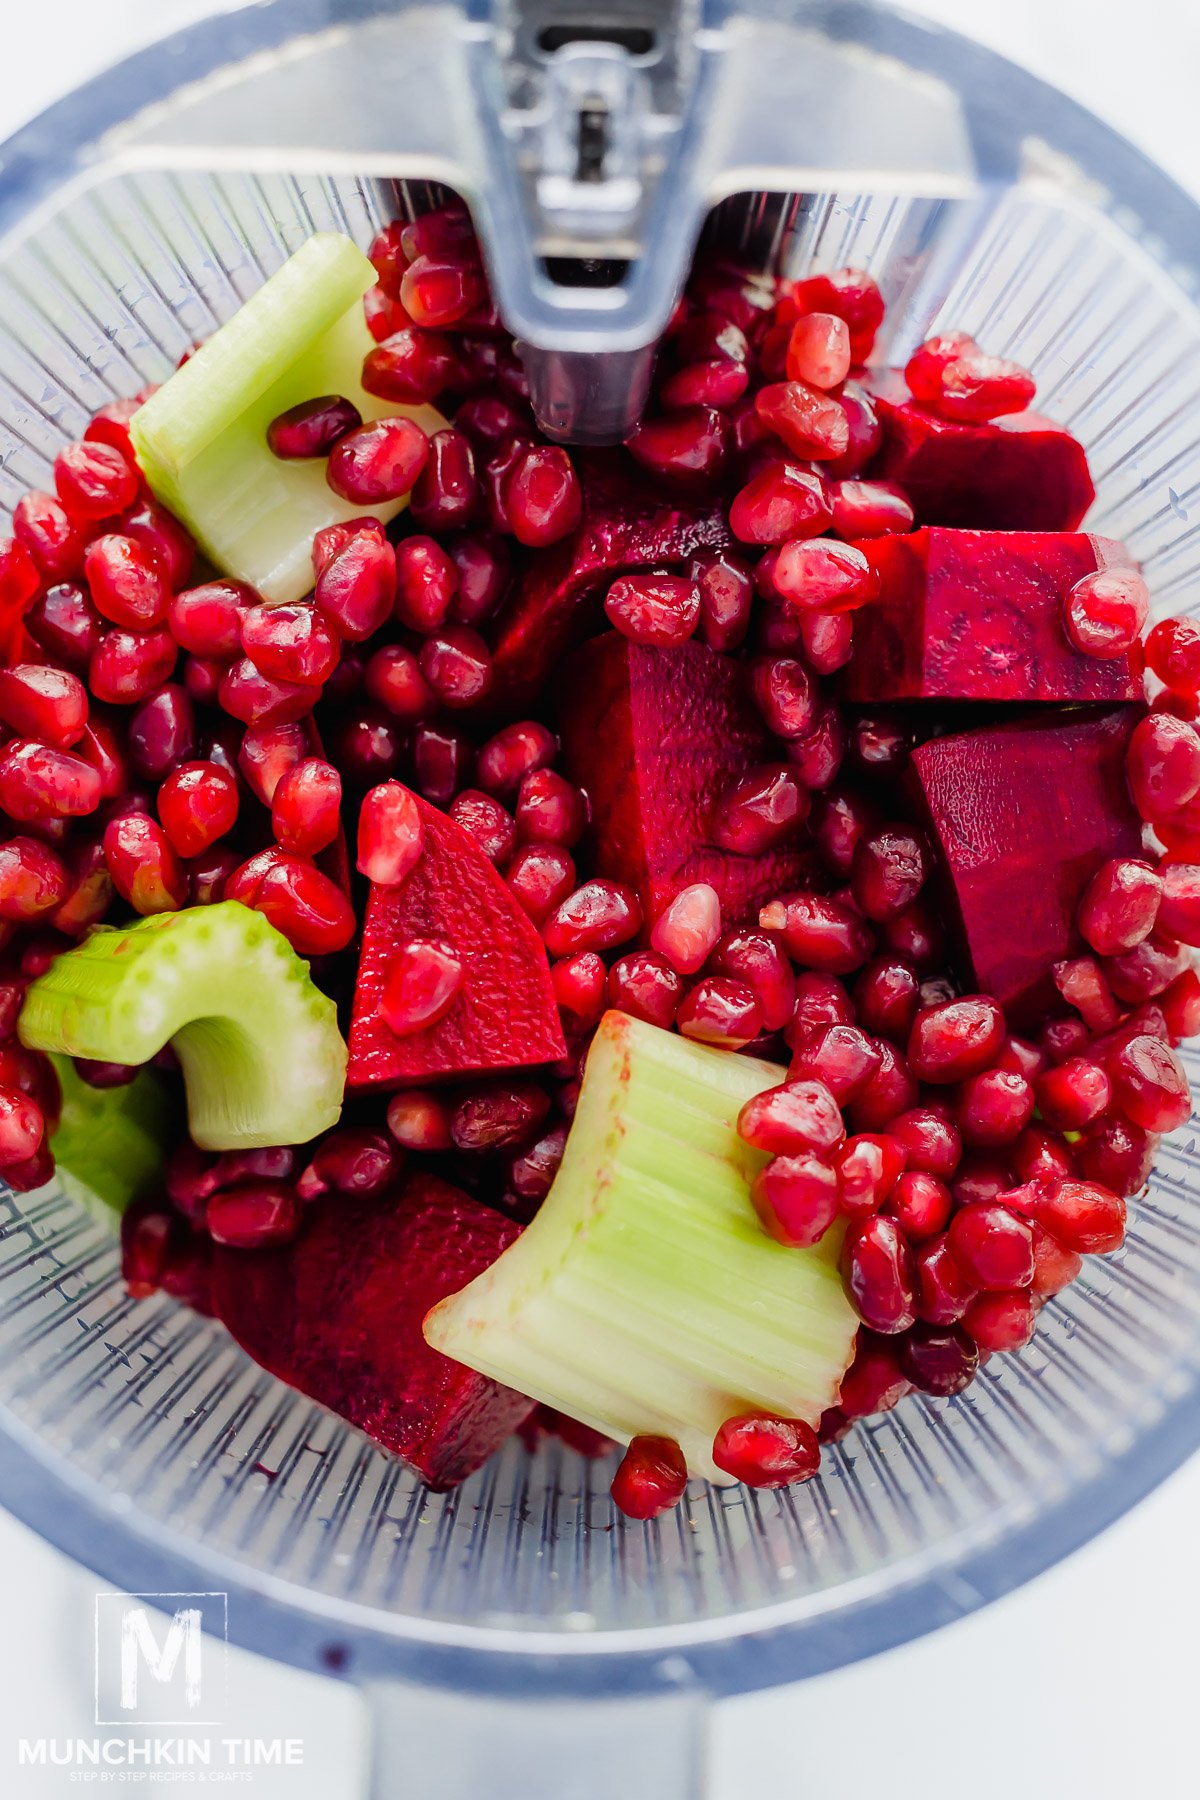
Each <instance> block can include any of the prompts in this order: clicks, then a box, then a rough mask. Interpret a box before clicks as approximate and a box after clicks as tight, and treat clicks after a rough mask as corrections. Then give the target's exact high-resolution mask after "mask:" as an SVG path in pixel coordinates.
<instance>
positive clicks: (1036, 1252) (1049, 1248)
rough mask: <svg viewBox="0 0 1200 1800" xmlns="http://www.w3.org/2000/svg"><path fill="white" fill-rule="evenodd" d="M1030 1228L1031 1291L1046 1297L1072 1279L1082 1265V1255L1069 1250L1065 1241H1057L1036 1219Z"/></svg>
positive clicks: (1059, 1291) (1056, 1292) (1057, 1292)
mask: <svg viewBox="0 0 1200 1800" xmlns="http://www.w3.org/2000/svg"><path fill="white" fill-rule="evenodd" d="M1030 1229H1031V1230H1032V1232H1033V1283H1032V1287H1031V1289H1030V1291H1031V1292H1032V1293H1034V1294H1040V1295H1043V1296H1046V1297H1049V1296H1050V1295H1051V1294H1059V1293H1061V1292H1062V1290H1063V1288H1065V1287H1070V1285H1071V1283H1072V1282H1073V1281H1074V1280H1075V1278H1076V1276H1077V1275H1078V1274H1079V1272H1080V1270H1081V1269H1082V1268H1083V1258H1082V1257H1081V1256H1080V1255H1079V1254H1078V1252H1077V1251H1075V1250H1068V1249H1067V1248H1066V1246H1065V1245H1063V1244H1060V1243H1059V1241H1058V1239H1057V1238H1056V1237H1054V1236H1052V1235H1051V1233H1050V1232H1048V1231H1047V1230H1046V1228H1045V1226H1044V1225H1039V1224H1038V1222H1037V1220H1036V1219H1035V1220H1034V1221H1033V1224H1032V1226H1031V1227H1030Z"/></svg>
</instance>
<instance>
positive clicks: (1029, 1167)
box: [1009, 1125, 1078, 1181]
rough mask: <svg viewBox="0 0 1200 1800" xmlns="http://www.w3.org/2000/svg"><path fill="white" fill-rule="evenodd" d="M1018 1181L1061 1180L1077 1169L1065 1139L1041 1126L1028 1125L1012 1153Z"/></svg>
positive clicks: (1011, 1156)
mask: <svg viewBox="0 0 1200 1800" xmlns="http://www.w3.org/2000/svg"><path fill="white" fill-rule="evenodd" d="M1009 1161H1010V1162H1011V1163H1012V1169H1013V1174H1014V1175H1015V1176H1016V1178H1017V1180H1018V1181H1061V1180H1062V1179H1064V1178H1065V1177H1067V1176H1071V1175H1075V1174H1077V1173H1078V1170H1077V1169H1076V1167H1075V1161H1074V1158H1073V1156H1072V1154H1071V1147H1070V1145H1069V1144H1068V1143H1067V1141H1066V1139H1065V1138H1063V1137H1060V1136H1059V1134H1058V1132H1056V1131H1047V1130H1045V1129H1044V1128H1043V1127H1042V1126H1040V1125H1027V1126H1026V1127H1025V1129H1024V1131H1023V1132H1022V1133H1021V1135H1020V1137H1019V1138H1018V1139H1017V1141H1016V1143H1015V1144H1014V1145H1013V1147H1012V1150H1011V1152H1010V1153H1009Z"/></svg>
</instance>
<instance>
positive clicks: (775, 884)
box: [559, 632, 813, 926]
mask: <svg viewBox="0 0 1200 1800" xmlns="http://www.w3.org/2000/svg"><path fill="white" fill-rule="evenodd" d="M559 729H560V732H561V735H562V741H563V755H564V759H565V764H566V768H567V772H568V774H569V775H570V777H571V779H572V780H573V781H576V782H578V783H579V785H580V786H581V787H583V788H586V789H587V792H588V795H589V797H590V799H591V803H592V839H593V850H594V861H595V868H596V872H597V874H599V875H604V876H607V877H609V879H611V880H614V881H622V882H625V883H626V885H627V886H629V887H632V888H634V889H636V891H637V894H638V897H639V899H640V900H641V903H642V910H643V912H644V914H645V916H646V920H647V923H650V922H651V921H653V920H654V919H656V918H657V917H658V915H659V913H660V912H661V911H662V910H663V908H664V907H665V906H666V905H667V904H668V903H669V901H670V900H671V899H672V898H673V897H674V896H675V894H676V893H678V891H679V890H680V888H683V887H686V886H688V885H689V884H690V883H691V882H695V881H705V882H708V883H709V884H710V885H711V886H712V887H714V888H715V889H716V891H717V893H718V895H719V896H720V899H721V916H722V920H723V922H724V923H725V924H726V925H727V926H728V925H740V924H746V923H752V922H757V919H758V910H759V907H760V906H761V905H762V904H763V903H764V902H765V901H766V900H769V899H773V898H774V897H775V896H776V895H777V894H779V893H780V892H782V891H783V890H784V889H787V888H797V887H804V886H807V885H809V876H810V874H811V869H812V862H813V859H812V854H811V852H810V851H809V850H808V849H807V847H806V844H807V838H806V837H805V841H804V842H803V843H800V842H790V841H789V842H784V843H783V844H780V845H778V846H777V847H776V848H774V849H771V850H767V851H764V852H763V853H762V854H760V855H756V856H745V855H737V854H734V853H732V852H729V851H725V850H721V849H718V848H717V846H716V845H715V844H714V843H713V841H712V837H711V824H712V818H713V813H714V810H715V808H716V804H717V802H718V800H720V798H721V796H722V794H723V793H724V792H725V790H726V789H727V788H728V786H729V785H730V783H731V782H733V781H734V780H736V779H737V777H738V776H739V775H743V774H745V773H746V771H747V770H748V769H750V768H752V767H754V766H755V765H758V764H763V763H771V762H775V763H778V762H781V761H782V760H783V759H782V757H781V755H780V749H781V746H780V745H779V744H777V743H773V742H772V740H771V739H770V738H769V737H768V735H767V732H766V731H765V729H764V727H763V725H762V723H761V721H760V720H759V717H758V714H757V712H756V711H755V708H754V706H753V704H752V702H751V700H750V698H749V695H748V693H747V690H746V686H745V670H744V669H743V668H742V667H741V665H739V664H738V663H737V662H735V661H734V659H733V658H732V657H729V656H724V655H722V654H721V652H720V651H717V650H710V649H708V647H707V646H706V645H704V644H698V643H696V642H694V641H693V642H691V643H688V644H684V645H683V646H682V647H680V648H677V649H672V650H659V649H652V648H649V647H647V646H645V645H641V644H634V643H631V642H630V641H629V639H628V638H625V637H620V636H618V635H617V634H616V633H615V632H612V633H609V634H607V635H606V636H604V637H600V638H594V639H593V640H592V641H591V642H590V643H588V644H585V645H584V646H583V648H582V649H581V650H580V651H579V652H578V653H577V654H576V656H575V657H574V658H573V659H572V661H571V662H570V663H569V665H568V666H567V668H566V669H565V670H564V672H563V682H562V690H561V695H560V701H559Z"/></svg>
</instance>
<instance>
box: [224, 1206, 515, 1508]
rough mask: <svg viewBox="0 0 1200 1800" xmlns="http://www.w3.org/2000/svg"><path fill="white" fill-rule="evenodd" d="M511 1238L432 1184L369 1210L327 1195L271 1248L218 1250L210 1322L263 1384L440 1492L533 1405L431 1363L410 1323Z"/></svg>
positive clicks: (433, 1358) (488, 1216)
mask: <svg viewBox="0 0 1200 1800" xmlns="http://www.w3.org/2000/svg"><path fill="white" fill-rule="evenodd" d="M519 1231H520V1227H519V1226H518V1225H515V1224H513V1223H512V1221H511V1220H508V1219H504V1218H501V1216H500V1214H499V1213H494V1212H492V1211H490V1210H489V1208H487V1207H486V1206H481V1205H480V1204H479V1202H478V1201H476V1200H472V1199H470V1198H468V1196H467V1195H466V1194H462V1193H460V1192H459V1191H458V1189H457V1188H453V1187H450V1186H449V1185H448V1183H446V1182H444V1181H438V1180H437V1179H436V1178H435V1177H433V1176H428V1175H418V1176H414V1177H413V1178H412V1180H410V1181H409V1182H408V1183H407V1185H406V1186H405V1187H404V1188H403V1189H401V1190H400V1191H398V1192H393V1193H391V1194H388V1195H385V1196H383V1197H382V1198H379V1199H374V1200H368V1199H361V1198H354V1197H352V1196H350V1195H347V1194H338V1195H336V1196H334V1197H333V1198H331V1199H327V1200H315V1201H313V1202H311V1203H310V1205H309V1206H308V1207H307V1208H306V1209H305V1222H304V1225H303V1226H302V1228H301V1231H300V1235H299V1237H298V1238H297V1239H296V1241H295V1242H294V1243H292V1244H289V1245H288V1246H287V1247H286V1248H284V1249H280V1250H229V1249H223V1248H221V1247H219V1246H218V1248H217V1250H216V1253H215V1255H214V1257H213V1271H212V1279H213V1301H214V1309H215V1311H216V1314H217V1317H218V1318H220V1319H221V1320H222V1321H223V1322H224V1324H225V1325H226V1327H227V1328H228V1330H229V1331H230V1332H232V1334H233V1336H234V1337H235V1338H236V1339H237V1341H238V1343H239V1344H241V1346H242V1348H243V1349H244V1350H246V1351H248V1352H249V1354H250V1355H251V1356H252V1357H253V1358H254V1360H255V1362H257V1363H261V1365H262V1367H263V1368H264V1369H267V1370H269V1371H270V1373H271V1374H272V1375H278V1376H279V1377H280V1379H281V1380H283V1381H286V1382H287V1383H288V1384H289V1386H291V1387H294V1388H299V1390H300V1392H301V1393H303V1394H308V1395H310V1396H311V1397H312V1398H313V1399H314V1400H319V1401H320V1402H321V1403H322V1405H324V1406H328V1407H331V1408H332V1409H333V1411H334V1412H336V1413H340V1414H341V1416H342V1417H343V1418H344V1419H349V1421H350V1423H351V1424H352V1425H357V1426H358V1427H359V1428H360V1429H361V1430H363V1431H365V1432H366V1433H367V1435H368V1436H369V1437H373V1438H374V1439H375V1441H376V1442H377V1443H380V1444H382V1445H383V1446H384V1448H385V1449H387V1450H394V1451H395V1452H396V1454H397V1455H398V1456H402V1457H403V1458H404V1460H405V1462H407V1463H410V1464H411V1465H412V1467H413V1468H414V1469H416V1471H417V1472H418V1474H419V1475H421V1476H422V1477H423V1479H424V1480H425V1481H427V1482H428V1483H429V1485H430V1486H431V1487H432V1488H436V1489H444V1488H448V1487H453V1486H454V1484H455V1482H457V1481H462V1480H463V1479H464V1477H466V1476H467V1475H469V1474H470V1473H471V1471H472V1470H473V1469H477V1468H478V1467H479V1465H480V1464H481V1463H482V1462H485V1461H486V1459H487V1458H488V1457H489V1456H490V1455H491V1454H492V1452H493V1450H496V1449H498V1448H499V1446H500V1445H501V1444H502V1443H503V1442H504V1440H505V1438H506V1437H507V1436H508V1434H509V1433H510V1432H511V1431H513V1430H515V1429H516V1427H517V1426H518V1425H520V1424H521V1423H522V1422H523V1420H524V1419H525V1418H526V1417H527V1416H528V1414H529V1413H530V1412H531V1411H532V1410H533V1402H532V1401H531V1400H527V1399H526V1398H525V1397H524V1395H522V1394H516V1393H514V1392H513V1391H512V1389H511V1388H506V1387H501V1386H500V1385H499V1383H497V1382H494V1381H489V1380H487V1379H486V1378H485V1377H484V1376H482V1375H477V1374H475V1373H474V1371H473V1370H471V1369H466V1368H464V1367H463V1366H462V1364H461V1363H456V1362H453V1361H451V1359H450V1358H449V1357H447V1356H442V1355H441V1354H440V1353H439V1352H438V1351H437V1350H431V1349H430V1347H429V1345H428V1344H427V1343H426V1342H425V1339H424V1336H423V1335H422V1332H421V1323H422V1320H423V1319H424V1317H425V1314H426V1313H427V1312H428V1311H429V1309H430V1307H431V1306H434V1305H435V1304H436V1303H437V1302H438V1301H439V1300H444V1299H445V1297H446V1296H447V1294H453V1293H456V1292H457V1291H458V1289H459V1288H461V1287H463V1286H464V1285H465V1284H466V1283H467V1282H468V1281H471V1280H473V1279H474V1277H475V1276H476V1275H478V1274H480V1273H481V1272H482V1271H483V1270H484V1269H486V1268H487V1267H488V1266H489V1265H490V1264H491V1263H493V1262H494V1261H495V1260H496V1258H497V1257H498V1256H499V1255H500V1252H501V1251H502V1250H506V1249H507V1248H508V1246H509V1244H511V1243H512V1241H513V1239H514V1238H515V1237H516V1236H517V1235H518V1233H519Z"/></svg>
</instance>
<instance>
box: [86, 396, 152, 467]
mask: <svg viewBox="0 0 1200 1800" xmlns="http://www.w3.org/2000/svg"><path fill="white" fill-rule="evenodd" d="M153 392H154V390H153V388H151V389H149V390H148V391H146V392H143V393H141V394H138V395H135V396H133V397H132V398H129V397H123V398H121V399H119V400H110V401H109V402H108V404H107V406H101V407H99V408H97V410H96V411H95V412H94V413H93V414H92V416H91V418H90V420H89V421H88V425H87V429H86V430H85V431H84V434H83V439H84V442H85V443H86V444H107V445H108V446H109V448H110V449H112V450H119V451H120V452H121V455H122V456H123V457H124V458H125V460H126V462H128V463H132V462H133V441H132V439H131V438H130V435H129V421H130V420H131V419H132V417H133V415H134V413H135V412H136V411H137V410H138V407H139V406H141V404H142V402H143V401H144V400H147V399H149V397H150V394H151V393H153Z"/></svg>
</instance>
